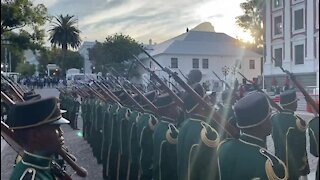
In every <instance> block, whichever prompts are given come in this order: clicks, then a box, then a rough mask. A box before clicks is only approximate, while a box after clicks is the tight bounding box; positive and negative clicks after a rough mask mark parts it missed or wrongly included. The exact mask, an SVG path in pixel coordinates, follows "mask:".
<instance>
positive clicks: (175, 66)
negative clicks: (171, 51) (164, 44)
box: [171, 58, 178, 68]
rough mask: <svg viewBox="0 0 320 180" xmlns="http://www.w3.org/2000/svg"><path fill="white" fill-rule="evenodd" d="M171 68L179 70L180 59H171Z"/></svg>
mask: <svg viewBox="0 0 320 180" xmlns="http://www.w3.org/2000/svg"><path fill="white" fill-rule="evenodd" d="M171 68H178V58H171Z"/></svg>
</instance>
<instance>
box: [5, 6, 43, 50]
mask: <svg viewBox="0 0 320 180" xmlns="http://www.w3.org/2000/svg"><path fill="white" fill-rule="evenodd" d="M47 18H48V17H47V8H46V7H45V6H44V5H43V4H38V5H36V6H35V5H33V3H32V2H31V1H29V0H1V45H2V44H8V43H10V44H11V45H12V46H17V47H19V48H23V49H28V48H30V49H39V48H41V47H42V45H43V44H44V42H43V38H44V35H45V34H44V29H43V27H42V26H43V25H44V24H45V22H46V20H47Z"/></svg>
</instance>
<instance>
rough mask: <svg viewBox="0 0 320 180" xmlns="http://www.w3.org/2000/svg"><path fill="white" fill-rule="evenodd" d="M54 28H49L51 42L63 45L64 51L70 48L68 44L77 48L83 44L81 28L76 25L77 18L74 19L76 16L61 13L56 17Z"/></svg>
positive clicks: (54, 44)
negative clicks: (80, 34)
mask: <svg viewBox="0 0 320 180" xmlns="http://www.w3.org/2000/svg"><path fill="white" fill-rule="evenodd" d="M55 21H56V22H54V25H53V28H52V29H50V30H49V32H50V37H49V40H50V43H51V44H52V45H53V46H54V47H56V45H57V44H58V46H61V47H62V50H63V51H65V52H66V51H67V50H68V46H71V48H73V49H76V48H78V47H79V46H80V44H81V39H80V36H79V33H80V30H79V29H78V28H77V27H76V24H77V19H74V16H73V15H72V16H69V15H68V14H67V15H66V16H63V15H60V16H58V17H55Z"/></svg>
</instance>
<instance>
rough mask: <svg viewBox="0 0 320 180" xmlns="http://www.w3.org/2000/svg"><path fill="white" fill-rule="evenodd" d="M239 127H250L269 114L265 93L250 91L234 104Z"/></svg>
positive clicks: (259, 122)
mask: <svg viewBox="0 0 320 180" xmlns="http://www.w3.org/2000/svg"><path fill="white" fill-rule="evenodd" d="M234 111H235V115H236V119H237V126H238V127H239V128H242V129H245V128H252V127H255V126H258V125H260V124H262V123H263V122H264V121H265V120H267V119H268V117H269V116H270V115H271V108H270V105H269V101H268V99H267V97H266V95H265V94H263V93H261V92H252V93H250V94H248V95H247V96H245V97H243V98H241V99H240V100H239V101H238V102H237V103H236V104H235V106H234Z"/></svg>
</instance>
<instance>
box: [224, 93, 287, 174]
mask: <svg viewBox="0 0 320 180" xmlns="http://www.w3.org/2000/svg"><path fill="white" fill-rule="evenodd" d="M234 110H235V114H236V117H237V126H238V127H239V128H240V129H241V132H242V133H241V136H240V138H239V139H233V138H230V139H226V140H224V141H222V142H221V143H220V145H219V148H218V171H219V175H220V180H233V179H269V180H275V179H287V178H288V172H287V169H286V166H285V164H284V163H283V162H282V161H281V160H280V159H279V158H277V157H276V156H273V155H272V154H271V153H270V152H268V151H267V149H266V142H265V139H266V137H267V136H268V135H270V133H271V127H272V125H271V120H270V116H271V108H270V106H269V102H268V99H267V98H266V96H265V94H262V93H259V92H253V93H251V94H249V95H247V96H245V97H243V98H242V99H240V100H239V101H238V102H237V103H236V104H235V107H234Z"/></svg>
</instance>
